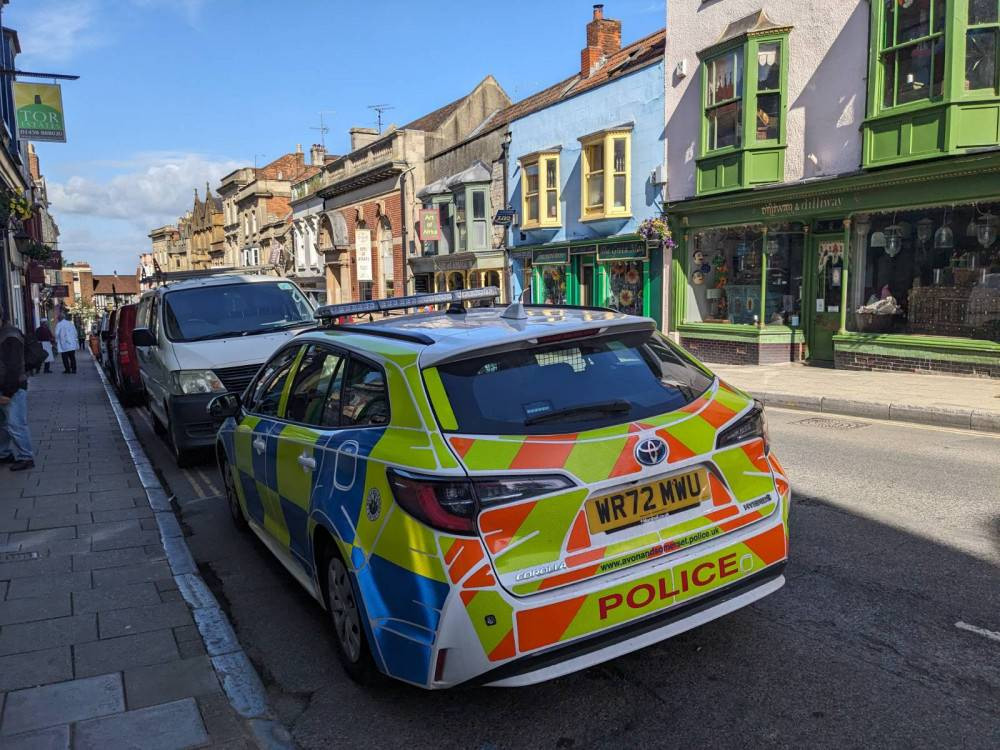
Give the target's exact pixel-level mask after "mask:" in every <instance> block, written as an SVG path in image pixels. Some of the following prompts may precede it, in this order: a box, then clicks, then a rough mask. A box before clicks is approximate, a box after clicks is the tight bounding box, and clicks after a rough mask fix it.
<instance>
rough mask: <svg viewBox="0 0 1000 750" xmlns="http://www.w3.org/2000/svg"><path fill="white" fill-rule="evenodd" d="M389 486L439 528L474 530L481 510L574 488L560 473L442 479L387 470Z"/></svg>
mask: <svg viewBox="0 0 1000 750" xmlns="http://www.w3.org/2000/svg"><path fill="white" fill-rule="evenodd" d="M388 476H389V486H390V487H391V488H392V494H393V497H395V498H396V502H398V503H399V504H400V505H401V506H402V507H403V509H404V510H405V511H406V512H407V513H409V514H410V515H411V516H413V517H415V518H416V519H417V520H419V521H423V522H424V523H426V524H427V525H428V526H431V527H433V528H435V529H438V530H439V531H451V532H456V533H463V532H464V533H475V531H476V515H477V514H478V513H479V511H480V509H482V508H488V507H491V506H494V505H502V504H504V503H512V502H515V501H517V500H527V499H528V498H531V497H538V496H539V495H548V494H549V493H551V492H557V491H559V490H562V489H567V488H569V487H574V486H575V485H574V483H573V481H572V480H571V479H569V478H568V477H565V476H563V475H562V474H541V475H537V476H509V477H477V478H475V479H472V480H468V479H455V480H442V479H438V478H436V477H426V476H422V475H420V474H413V473H410V472H408V471H401V470H399V469H389V471H388Z"/></svg>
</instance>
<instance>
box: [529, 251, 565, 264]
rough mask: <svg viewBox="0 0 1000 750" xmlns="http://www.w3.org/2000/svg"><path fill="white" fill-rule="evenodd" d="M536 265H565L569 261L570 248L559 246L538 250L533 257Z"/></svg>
mask: <svg viewBox="0 0 1000 750" xmlns="http://www.w3.org/2000/svg"><path fill="white" fill-rule="evenodd" d="M532 262H533V263H534V264H535V265H536V266H564V265H566V264H567V263H569V248H568V247H558V248H548V249H545V250H536V251H535V253H534V256H533V257H532Z"/></svg>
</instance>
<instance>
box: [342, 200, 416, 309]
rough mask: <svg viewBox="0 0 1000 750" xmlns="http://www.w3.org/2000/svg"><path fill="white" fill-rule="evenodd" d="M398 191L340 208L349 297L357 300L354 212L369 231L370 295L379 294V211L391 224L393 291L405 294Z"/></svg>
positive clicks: (401, 221) (379, 295) (376, 296)
mask: <svg viewBox="0 0 1000 750" xmlns="http://www.w3.org/2000/svg"><path fill="white" fill-rule="evenodd" d="M402 206H403V204H402V199H401V197H400V194H399V191H398V190H394V191H393V192H391V193H386V194H384V195H381V196H379V197H377V198H372V199H371V200H367V201H364V202H363V203H353V204H350V205H348V206H344V207H343V208H339V209H337V210H338V211H340V212H341V213H342V214H343V216H344V219H345V220H346V222H347V243H348V247H350V248H351V249H350V251H349V256H350V269H351V299H353V300H359V299H361V295H360V287H359V285H358V265H357V257H356V255H355V252H354V238H355V230H356V229H357V226H358V218H359V217H358V212H359V211H360V212H361V216H362V217H363V219H364V222H365V226H366V228H367V229H368V230H370V231H371V237H372V277H373V281H372V296H373V297H374V298H375V299H378V298H379V297H381V296H382V288H381V287H382V285H381V284H380V279H381V278H382V258H381V257H380V256H379V242H378V237H379V226H380V220H379V217H380V210H381V211H384V216H385V217H386V218H387V219H388V220H389V224H390V226H391V227H392V254H393V293H394V295H395V296H397V297H401V296H403V295H404V294H406V262H405V259H404V258H403V208H402Z"/></svg>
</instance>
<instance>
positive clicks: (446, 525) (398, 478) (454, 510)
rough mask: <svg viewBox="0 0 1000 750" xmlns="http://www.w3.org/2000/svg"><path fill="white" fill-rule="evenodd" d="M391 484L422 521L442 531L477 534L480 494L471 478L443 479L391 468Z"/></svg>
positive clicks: (407, 507)
mask: <svg viewBox="0 0 1000 750" xmlns="http://www.w3.org/2000/svg"><path fill="white" fill-rule="evenodd" d="M388 476H389V486H390V487H391V488H392V494H393V496H394V497H395V498H396V502H397V503H399V504H400V505H401V506H403V509H404V510H405V511H406V512H407V513H409V514H410V515H411V516H413V517H414V518H416V519H417V520H419V521H423V522H424V523H426V524H427V525H428V526H431V527H433V528H435V529H438V530H439V531H453V532H457V533H467V534H473V533H475V531H476V522H475V518H476V510H477V509H476V498H475V497H474V496H473V494H472V484H471V483H470V482H469V481H468V480H461V479H460V480H457V481H451V480H440V479H435V478H433V477H424V476H420V475H418V474H411V473H409V472H406V471H399V470H397V469H389V471H388Z"/></svg>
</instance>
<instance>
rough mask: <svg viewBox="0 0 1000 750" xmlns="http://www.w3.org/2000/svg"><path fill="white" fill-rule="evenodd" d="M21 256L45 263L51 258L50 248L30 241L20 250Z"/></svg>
mask: <svg viewBox="0 0 1000 750" xmlns="http://www.w3.org/2000/svg"><path fill="white" fill-rule="evenodd" d="M21 254H22V255H25V256H27V257H28V258H31V259H32V260H37V261H46V260H48V259H49V258H50V257H51V256H52V248H51V247H49V246H48V245H46V244H43V243H41V242H35V241H34V240H31V241H29V242H28V244H27V245H25V247H24V249H23V250H21Z"/></svg>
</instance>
